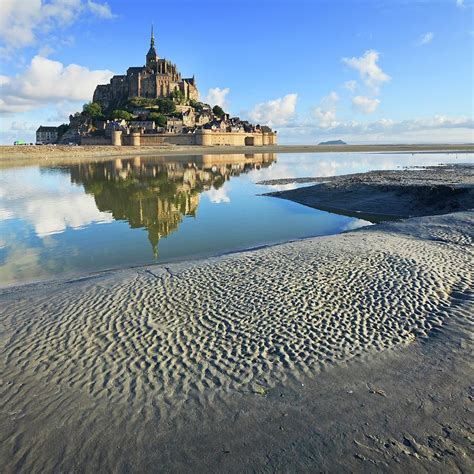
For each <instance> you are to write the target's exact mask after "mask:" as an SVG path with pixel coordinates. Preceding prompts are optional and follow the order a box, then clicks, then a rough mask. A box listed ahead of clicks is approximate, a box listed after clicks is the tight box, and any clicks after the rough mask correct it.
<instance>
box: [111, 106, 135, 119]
mask: <svg viewBox="0 0 474 474" xmlns="http://www.w3.org/2000/svg"><path fill="white" fill-rule="evenodd" d="M110 117H111V118H112V119H114V120H127V122H128V121H130V120H132V119H133V115H132V114H131V113H130V112H127V111H126V110H121V109H117V110H114V111H113V112H112V114H111V115H110Z"/></svg>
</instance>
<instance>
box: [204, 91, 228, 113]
mask: <svg viewBox="0 0 474 474" xmlns="http://www.w3.org/2000/svg"><path fill="white" fill-rule="evenodd" d="M229 92H230V89H229V88H228V87H225V88H224V89H221V88H220V87H214V88H211V89H209V90H208V91H207V95H206V97H204V99H203V100H204V102H205V103H206V104H210V105H211V106H214V105H218V106H219V107H222V108H223V109H224V110H225V109H226V107H228V105H229V104H228V102H227V100H226V98H227V94H228V93H229Z"/></svg>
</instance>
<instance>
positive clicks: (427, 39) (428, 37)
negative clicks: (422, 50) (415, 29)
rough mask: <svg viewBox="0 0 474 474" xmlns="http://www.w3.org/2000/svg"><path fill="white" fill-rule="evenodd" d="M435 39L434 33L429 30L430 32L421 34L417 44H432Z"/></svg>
mask: <svg viewBox="0 0 474 474" xmlns="http://www.w3.org/2000/svg"><path fill="white" fill-rule="evenodd" d="M433 39H434V33H433V32H431V31H429V32H428V33H425V34H424V35H421V36H420V37H419V38H418V41H417V43H416V44H417V45H418V46H423V45H425V44H430V43H431V42H432V41H433Z"/></svg>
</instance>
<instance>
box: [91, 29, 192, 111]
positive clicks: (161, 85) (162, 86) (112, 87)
mask: <svg viewBox="0 0 474 474" xmlns="http://www.w3.org/2000/svg"><path fill="white" fill-rule="evenodd" d="M175 90H179V91H180V92H181V93H182V94H183V95H184V98H186V99H193V100H199V92H198V89H197V87H196V81H195V79H194V76H193V77H191V78H186V79H183V78H181V73H180V72H179V71H178V69H177V67H176V65H175V64H173V63H172V62H171V61H168V60H166V59H163V58H159V57H158V54H157V52H156V49H155V37H154V34H153V27H152V29H151V40H150V49H149V50H148V53H147V55H146V64H145V66H141V67H129V68H128V70H127V74H126V75H120V76H113V77H112V79H111V80H110V84H104V85H98V86H97V87H96V89H95V91H94V98H93V101H94V102H98V103H99V104H100V105H101V106H102V108H103V109H108V108H109V107H117V106H119V105H120V104H123V103H125V102H126V101H127V100H129V99H131V98H132V97H143V98H147V99H157V98H159V97H169V96H170V95H171V94H172V93H173V91H175Z"/></svg>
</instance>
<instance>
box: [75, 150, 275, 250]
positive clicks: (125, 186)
mask: <svg viewBox="0 0 474 474" xmlns="http://www.w3.org/2000/svg"><path fill="white" fill-rule="evenodd" d="M171 160H172V161H171ZM274 160H275V155H274V154H273V153H260V154H255V155H242V154H239V155H230V154H229V155H202V156H200V155H198V156H189V155H187V156H178V157H173V158H171V157H152V158H140V157H137V158H133V159H117V160H115V161H109V162H103V163H88V164H78V165H75V166H71V167H68V170H69V171H70V173H71V181H72V182H73V183H77V184H82V185H84V189H85V191H86V192H87V193H89V194H92V195H93V196H94V198H95V202H96V205H97V208H98V209H99V210H100V211H103V212H106V211H109V212H111V213H112V215H113V217H114V219H116V220H126V221H128V222H129V224H130V226H131V227H132V228H141V227H143V228H146V229H147V231H148V239H149V240H150V242H151V245H152V247H153V253H154V254H155V255H157V254H158V241H159V240H160V238H162V237H166V236H167V235H168V234H170V233H171V232H173V231H174V230H175V229H177V228H178V226H179V224H180V222H181V220H182V218H183V216H195V215H196V210H197V207H198V204H199V195H200V193H201V192H203V191H206V190H209V189H211V188H214V189H219V188H220V187H221V186H222V185H223V184H224V183H225V181H226V180H228V179H230V177H231V176H237V175H239V174H241V173H247V172H249V171H251V170H253V169H256V168H257V169H258V168H260V167H266V166H269V165H270V164H271V163H272V162H273V161H274Z"/></svg>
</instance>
